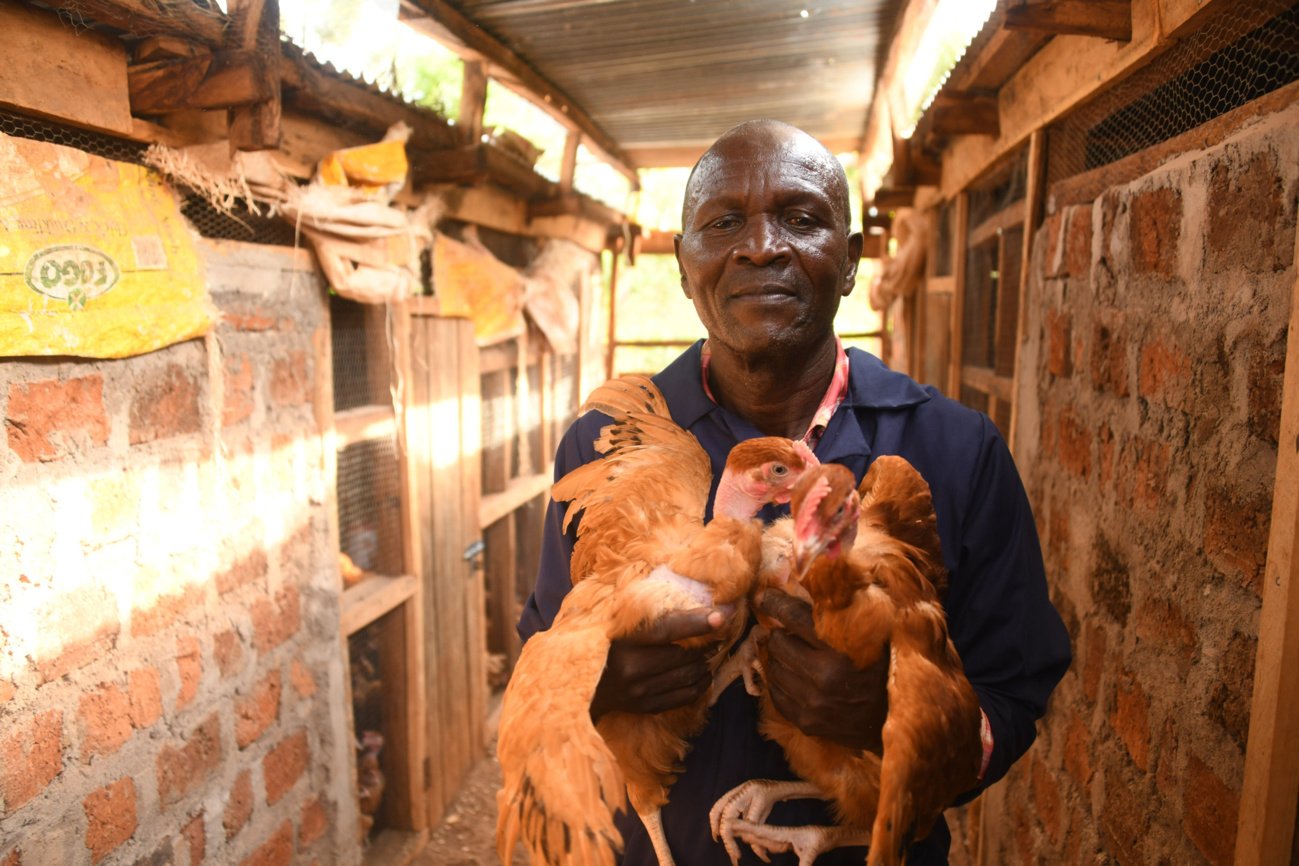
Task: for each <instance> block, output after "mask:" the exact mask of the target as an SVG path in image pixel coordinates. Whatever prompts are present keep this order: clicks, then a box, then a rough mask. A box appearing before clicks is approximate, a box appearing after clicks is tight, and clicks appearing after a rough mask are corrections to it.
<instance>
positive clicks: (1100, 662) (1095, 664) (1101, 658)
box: [1082, 625, 1106, 704]
mask: <svg viewBox="0 0 1299 866" xmlns="http://www.w3.org/2000/svg"><path fill="white" fill-rule="evenodd" d="M1084 646H1085V649H1086V655H1085V656H1084V658H1083V669H1082V681H1083V694H1085V695H1086V696H1087V700H1088V702H1090V703H1093V704H1094V703H1096V699H1097V698H1098V697H1099V694H1100V682H1101V674H1102V673H1104V672H1105V648H1106V635H1105V629H1103V628H1101V627H1100V626H1098V625H1093V626H1090V627H1089V628H1088V629H1087V642H1086V644H1085V645H1084Z"/></svg>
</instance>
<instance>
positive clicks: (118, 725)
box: [79, 683, 135, 760]
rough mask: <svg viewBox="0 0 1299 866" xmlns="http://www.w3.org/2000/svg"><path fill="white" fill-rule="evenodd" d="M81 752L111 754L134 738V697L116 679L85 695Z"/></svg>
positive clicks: (80, 710) (85, 756) (82, 710)
mask: <svg viewBox="0 0 1299 866" xmlns="http://www.w3.org/2000/svg"><path fill="white" fill-rule="evenodd" d="M79 712H80V715H81V728H82V737H81V756H82V758H84V759H86V760H89V759H90V757H91V756H92V755H111V754H113V753H114V752H116V751H117V750H118V749H120V748H121V747H122V744H123V743H125V742H126V741H127V740H129V739H130V738H131V733H132V732H133V731H134V730H135V729H134V727H133V726H132V724H131V697H130V695H128V694H127V693H126V692H124V691H122V689H121V687H119V686H117V685H115V684H114V683H100V684H99V685H98V686H96V687H95V689H94V690H93V691H90V692H87V693H85V694H83V695H82V696H81V701H80V705H79Z"/></svg>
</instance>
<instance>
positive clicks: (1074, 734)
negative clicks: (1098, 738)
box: [1064, 713, 1095, 789]
mask: <svg viewBox="0 0 1299 866" xmlns="http://www.w3.org/2000/svg"><path fill="white" fill-rule="evenodd" d="M1092 750H1093V746H1092V741H1091V733H1090V732H1089V731H1088V726H1087V724H1086V722H1084V721H1083V719H1082V716H1080V715H1078V714H1076V713H1075V714H1073V715H1072V716H1071V717H1070V718H1069V727H1068V728H1067V729H1066V731H1065V738H1064V769H1065V772H1067V773H1068V774H1069V775H1070V776H1073V779H1074V781H1075V782H1077V783H1078V787H1080V788H1083V789H1085V788H1087V786H1088V785H1090V784H1091V781H1092V774H1093V773H1094V772H1095V769H1094V768H1093V767H1092V758H1091V753H1092Z"/></svg>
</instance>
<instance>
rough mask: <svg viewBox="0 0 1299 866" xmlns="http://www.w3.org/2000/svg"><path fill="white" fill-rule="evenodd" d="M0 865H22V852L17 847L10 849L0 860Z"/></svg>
mask: <svg viewBox="0 0 1299 866" xmlns="http://www.w3.org/2000/svg"><path fill="white" fill-rule="evenodd" d="M0 866H23V852H22V851H21V850H19V849H17V848H15V849H14V850H12V851H10V852H9V853H8V854H6V855H5V858H4V859H3V860H0Z"/></svg>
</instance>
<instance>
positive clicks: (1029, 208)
mask: <svg viewBox="0 0 1299 866" xmlns="http://www.w3.org/2000/svg"><path fill="white" fill-rule="evenodd" d="M1045 202H1046V130H1044V129H1038V130H1035V131H1034V132H1033V134H1032V135H1031V136H1030V137H1029V139H1028V188H1027V189H1026V190H1025V193H1024V237H1023V246H1022V248H1021V252H1020V258H1019V285H1018V286H1017V287H1016V291H1018V292H1019V316H1018V317H1017V319H1016V322H1015V373H1014V384H1013V385H1012V387H1011V391H1010V430H1009V431H1008V432H1007V442H1006V444H1007V445H1008V446H1009V448H1010V451H1011V453H1012V454H1014V452H1015V440H1016V439H1018V438H1019V437H1018V436H1016V435H1015V432H1014V431H1015V425H1016V424H1017V423H1019V383H1020V377H1021V375H1022V374H1021V371H1020V369H1019V367H1020V364H1019V345H1020V341H1021V340H1023V338H1024V327H1025V325H1024V322H1025V319H1026V317H1027V315H1028V281H1029V278H1030V276H1031V271H1032V258H1033V235H1035V234H1036V233H1037V227H1038V226H1039V225H1041V224H1042V213H1043V210H1044V205H1045Z"/></svg>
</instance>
